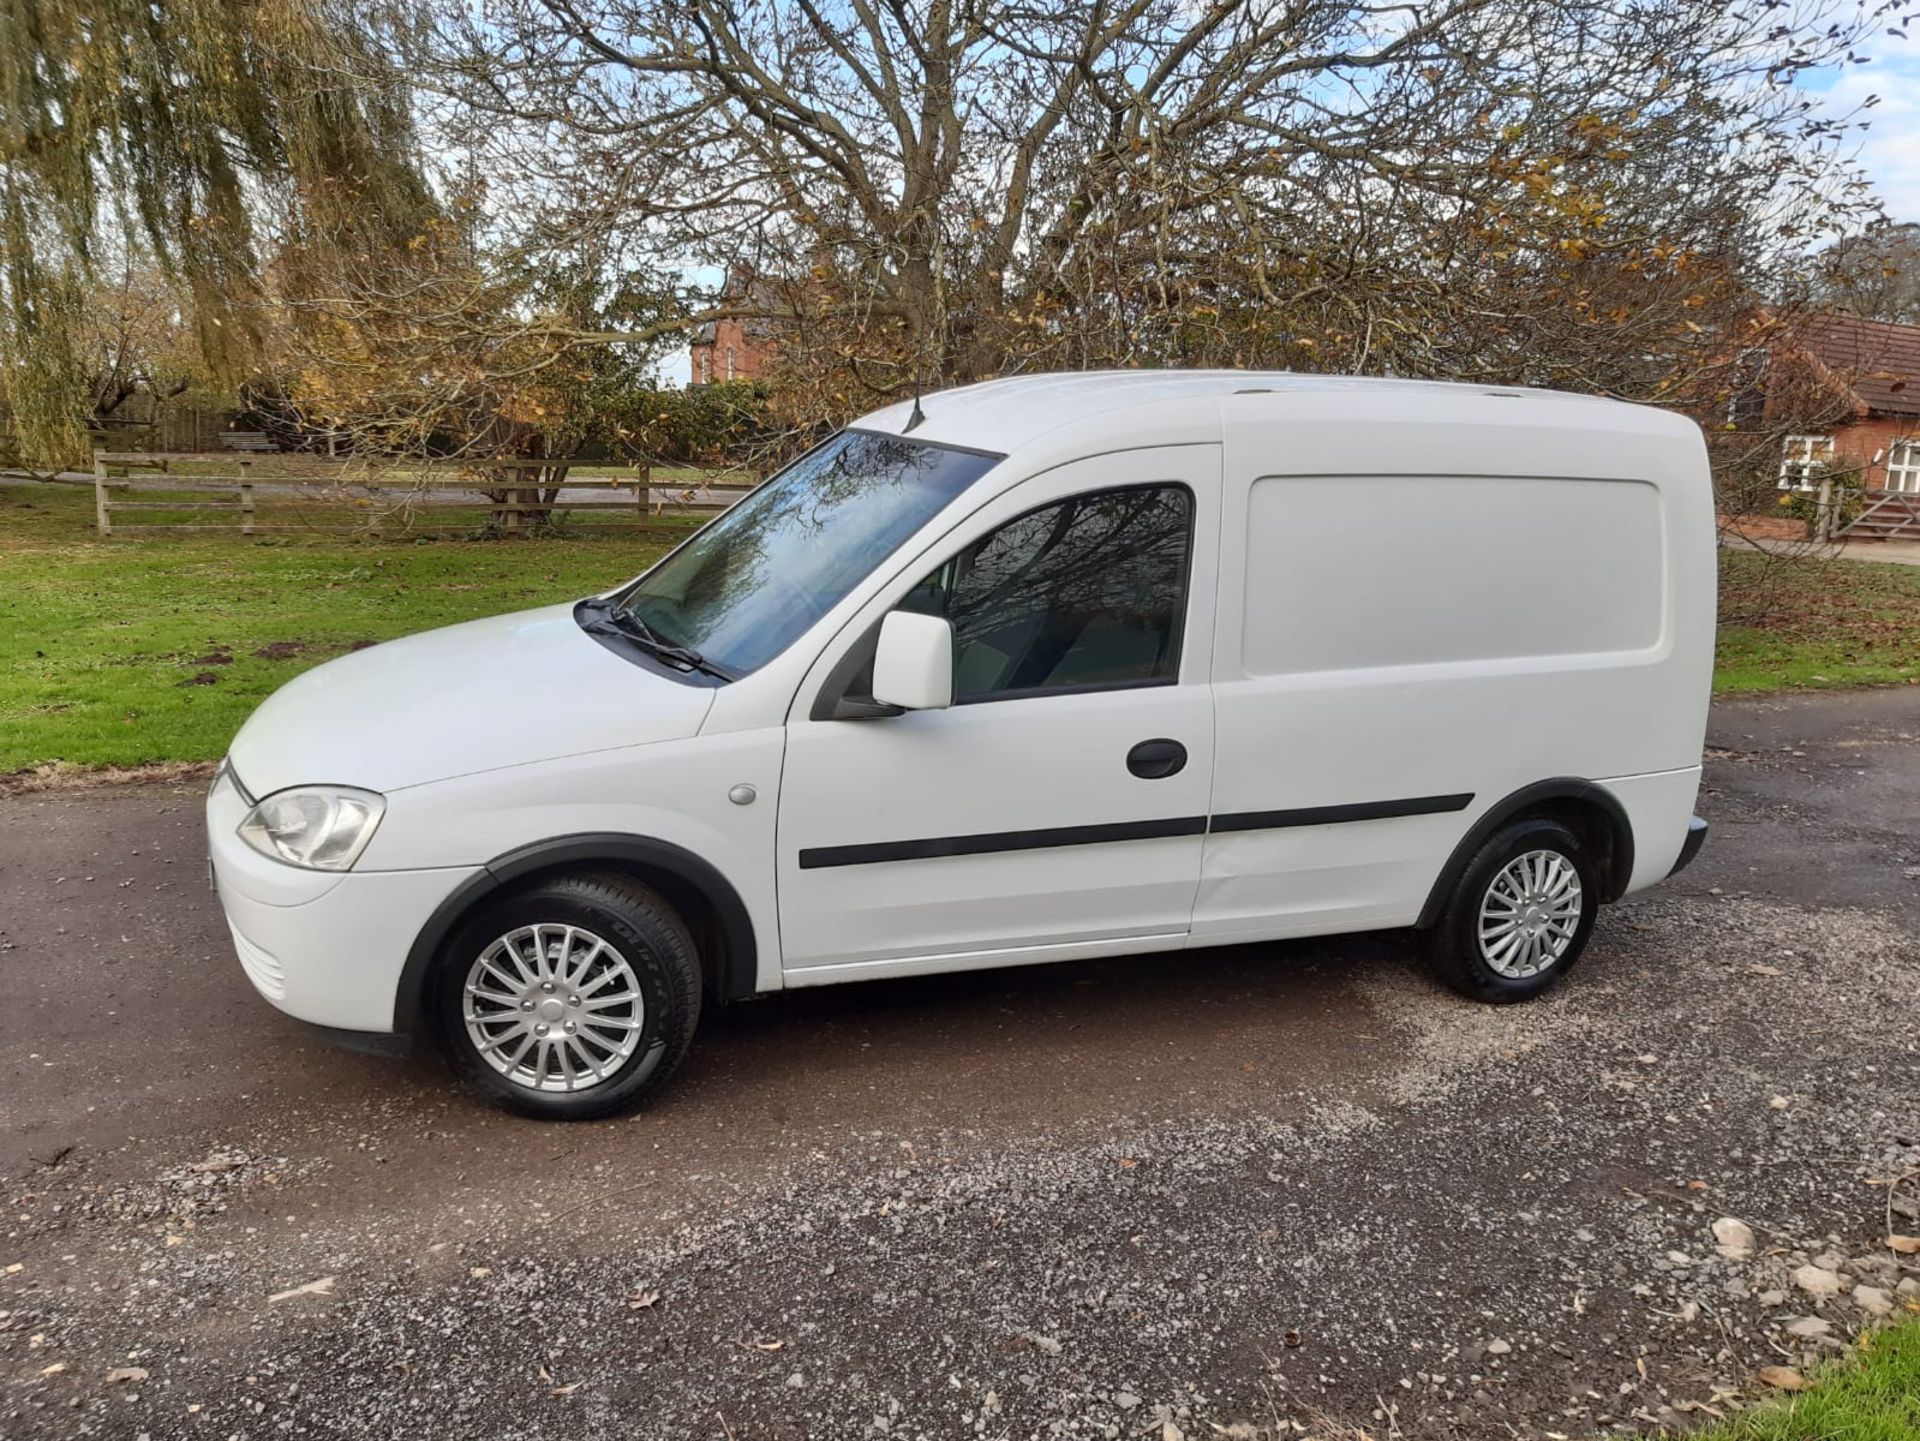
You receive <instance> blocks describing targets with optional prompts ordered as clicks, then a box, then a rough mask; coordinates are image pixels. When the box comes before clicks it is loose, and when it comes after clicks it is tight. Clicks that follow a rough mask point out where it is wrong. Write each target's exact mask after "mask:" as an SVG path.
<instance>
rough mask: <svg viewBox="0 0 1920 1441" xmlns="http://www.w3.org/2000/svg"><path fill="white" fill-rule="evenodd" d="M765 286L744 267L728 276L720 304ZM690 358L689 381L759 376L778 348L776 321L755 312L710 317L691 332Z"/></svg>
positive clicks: (769, 366)
mask: <svg viewBox="0 0 1920 1441" xmlns="http://www.w3.org/2000/svg"><path fill="white" fill-rule="evenodd" d="M765 289H766V287H765V286H763V285H762V284H761V283H760V282H758V281H756V280H755V279H753V277H751V276H750V275H748V274H746V273H745V272H744V271H740V270H735V271H733V272H732V273H730V274H729V275H728V276H727V284H726V288H725V289H724V290H722V291H721V293H720V302H719V304H720V306H721V307H725V306H727V305H728V304H738V303H740V302H741V301H743V300H748V299H751V298H753V297H755V296H757V295H758V296H762V298H765V297H764V295H763V292H764V291H765ZM688 349H689V352H690V357H691V359H692V367H691V370H690V371H689V384H692V385H711V384H713V383H714V382H715V381H722V380H758V379H760V377H762V376H763V375H765V374H766V373H767V372H768V371H769V370H770V369H772V367H773V361H774V357H775V356H776V355H778V354H779V352H780V338H779V335H778V334H777V332H776V329H775V322H774V321H772V320H766V319H762V318H760V317H758V316H747V317H744V318H741V317H730V318H728V319H726V320H709V321H708V322H707V323H706V324H705V325H702V326H701V327H700V328H699V329H698V330H696V331H694V332H693V341H692V343H691V345H690V346H689V347H688Z"/></svg>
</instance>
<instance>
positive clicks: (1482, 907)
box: [1424, 819, 1600, 1004]
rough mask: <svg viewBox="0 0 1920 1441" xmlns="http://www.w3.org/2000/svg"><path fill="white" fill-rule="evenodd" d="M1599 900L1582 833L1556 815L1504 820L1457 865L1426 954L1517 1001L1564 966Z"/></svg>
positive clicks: (1485, 990) (1436, 964)
mask: <svg viewBox="0 0 1920 1441" xmlns="http://www.w3.org/2000/svg"><path fill="white" fill-rule="evenodd" d="M1599 910H1600V884H1599V875H1598V873H1597V871H1596V870H1595V867H1594V864H1593V860H1592V858H1591V857H1590V856H1589V855H1588V854H1587V852H1586V851H1585V849H1583V848H1582V846H1581V844H1580V839H1579V837H1577V836H1576V835H1574V833H1573V832H1572V831H1570V830H1568V829H1567V827H1565V826H1563V825H1561V824H1560V823H1559V822H1558V821H1551V820H1546V819H1534V820H1520V821H1515V822H1513V823H1512V824H1510V825H1506V826H1503V827H1501V828H1500V829H1499V830H1498V831H1496V832H1495V833H1494V834H1493V835H1492V836H1491V837H1489V838H1488V840H1487V843H1486V844H1485V845H1483V846H1481V848H1480V849H1479V851H1477V852H1476V853H1475V855H1474V857H1473V859H1472V860H1471V861H1469V862H1468V863H1467V868H1466V870H1465V871H1463V872H1462V873H1461V876H1460V879H1459V881H1458V883H1457V884H1456V885H1455V886H1454V889H1453V894H1452V895H1451V896H1450V897H1448V899H1447V905H1446V909H1445V910H1443V911H1442V912H1441V913H1440V919H1439V922H1438V923H1437V924H1436V925H1434V927H1433V928H1432V929H1431V930H1429V931H1427V932H1426V934H1425V937H1424V939H1425V944H1426V953H1427V960H1428V962H1429V964H1431V965H1432V967H1433V969H1434V972H1435V973H1436V974H1437V975H1438V976H1439V977H1440V979H1441V980H1443V981H1445V982H1446V983H1447V984H1448V985H1449V986H1451V987H1453V989H1454V990H1456V991H1458V992H1460V993H1461V994H1462V995H1464V996H1471V997H1472V998H1473V999H1475V1000H1477V1001H1488V1002H1492V1003H1494V1004H1502V1003H1505V1002H1511V1001H1524V1000H1526V999H1528V998H1529V997H1531V996H1537V995H1539V994H1540V993H1541V992H1542V991H1544V990H1546V989H1547V988H1548V987H1549V986H1551V985H1553V984H1554V982H1556V981H1558V980H1559V979H1560V977H1561V976H1563V975H1565V974H1566V973H1567V971H1568V970H1570V969H1571V968H1572V966H1573V964H1574V962H1575V961H1577V960H1579V959H1580V953H1581V952H1582V951H1584V950H1585V949H1586V945H1587V937H1588V936H1589V935H1590V934H1591V933H1592V931H1593V923H1594V919H1595V917H1596V916H1597V915H1598V914H1599Z"/></svg>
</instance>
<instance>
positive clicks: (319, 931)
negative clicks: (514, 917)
mask: <svg viewBox="0 0 1920 1441" xmlns="http://www.w3.org/2000/svg"><path fill="white" fill-rule="evenodd" d="M247 809H248V806H247V803H246V801H245V800H244V799H243V798H242V797H241V795H240V793H239V791H238V790H237V789H236V788H235V787H234V785H233V784H232V782H231V781H230V780H227V779H225V778H224V777H223V778H222V779H221V780H220V781H218V782H216V783H215V785H214V788H213V789H212V791H210V792H209V793H208V795H207V841H208V847H209V850H210V851H211V853H212V858H213V878H214V886H215V889H217V890H218V891H219V894H220V905H221V908H222V909H223V910H224V911H225V912H226V918H227V928H228V930H229V931H230V932H231V933H232V937H233V948H234V952H235V954H236V955H238V957H239V959H240V966H241V969H242V970H244V971H245V972H246V975H247V979H248V980H249V981H251V982H252V983H253V988H254V989H255V990H256V991H258V992H259V993H260V994H261V995H262V996H264V997H265V998H266V999H267V1000H268V1001H270V1002H271V1003H272V1004H273V1005H274V1006H276V1007H277V1008H279V1009H280V1010H282V1011H285V1012H286V1013H287V1014H288V1015H290V1016H292V1017H294V1018H295V1019H296V1020H301V1021H306V1022H308V1023H309V1024H311V1025H315V1026H321V1027H325V1028H327V1029H328V1030H333V1031H358V1032H378V1033H391V1032H392V1031H393V1029H394V1001H395V997H396V996H397V994H398V992H399V987H400V974H401V972H402V970H404V969H405V967H406V963H407V952H408V950H409V949H410V948H411V947H412V945H413V941H414V937H416V936H418V935H419V934H420V931H421V929H422V928H423V927H424V926H425V925H426V923H427V920H428V918H429V917H430V916H432V915H433V913H434V911H435V910H436V909H437V908H438V907H439V905H440V903H441V902H442V901H444V900H445V899H446V898H447V897H448V896H449V895H451V894H452V893H453V892H454V891H455V890H456V889H458V888H459V886H460V885H461V884H462V882H464V881H466V880H467V879H469V878H470V877H472V876H473V875H475V874H477V873H478V872H479V870H480V869H481V868H480V867H477V866H475V867H462V868H457V869H439V870H417V871H348V872H346V873H345V874H340V873H336V872H331V871H308V870H302V869H301V868H300V867H298V866H290V865H286V864H284V863H283V862H280V861H275V860H270V859H268V858H267V857H266V856H263V855H261V854H260V853H259V852H258V851H256V850H254V849H253V847H252V846H249V845H248V844H247V843H246V842H245V841H243V840H241V839H240V836H239V834H238V831H239V825H240V822H241V820H242V819H243V818H244V817H245V816H246V813H247Z"/></svg>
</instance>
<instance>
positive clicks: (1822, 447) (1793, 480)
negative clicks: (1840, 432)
mask: <svg viewBox="0 0 1920 1441" xmlns="http://www.w3.org/2000/svg"><path fill="white" fill-rule="evenodd" d="M1832 464H1833V437H1832V436H1830V435H1790V436H1788V437H1787V443H1786V448H1785V449H1784V450H1783V451H1782V452H1781V455H1780V488H1781V489H1782V490H1812V489H1813V487H1814V478H1815V477H1816V476H1817V475H1818V474H1819V473H1820V471H1822V470H1824V469H1826V468H1827V467H1828V466H1830V465H1832Z"/></svg>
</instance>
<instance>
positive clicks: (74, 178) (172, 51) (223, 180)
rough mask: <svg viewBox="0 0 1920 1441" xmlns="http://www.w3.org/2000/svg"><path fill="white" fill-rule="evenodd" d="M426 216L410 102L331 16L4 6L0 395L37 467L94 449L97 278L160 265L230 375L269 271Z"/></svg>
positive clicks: (242, 356)
mask: <svg viewBox="0 0 1920 1441" xmlns="http://www.w3.org/2000/svg"><path fill="white" fill-rule="evenodd" d="M434 208H435V206H434V200H433V196H432V194H431V192H430V190H429V189H428V187H427V185H426V184H425V182H424V180H423V179H422V176H421V170H420V167H419V165H418V163H417V146H416V143H415V137H414V132H413V128H412V124H411V119H410V107H409V104H408V100H407V96H406V93H405V89H404V86H402V85H401V84H400V83H399V82H398V79H397V77H395V76H394V75H393V73H392V72H391V71H390V70H387V69H385V68H383V66H382V64H381V62H380V58H379V57H378V56H377V55H375V54H373V53H372V52H370V51H369V50H368V49H367V47H366V45H365V43H364V33H363V32H362V31H361V30H360V29H358V28H357V27H356V26H354V25H352V24H350V23H348V21H347V19H346V17H345V16H344V15H343V14H341V13H339V12H335V11H333V10H331V9H330V8H329V7H328V6H326V5H325V4H316V3H313V0H166V3H165V4H160V3H156V0H0V386H3V387H4V394H5V396H6V398H7V401H8V403H9V405H10V407H11V409H12V411H13V416H14V426H15V429H16V431H17V433H18V434H17V438H18V441H19V444H20V447H21V450H22V452H23V453H24V454H25V455H26V456H27V457H28V458H29V459H31V460H35V461H38V462H42V463H60V462H69V461H72V460H75V459H77V458H78V457H79V456H81V455H83V454H84V453H85V450H86V440H87V437H86V420H87V415H88V386H87V377H86V375H85V373H84V364H83V360H82V356H81V349H80V346H79V345H78V344H77V341H76V337H77V334H78V331H79V323H80V319H81V307H82V305H83V303H84V297H85V295H86V294H87V292H88V288H89V285H90V283H91V282H92V280H93V278H94V277H95V274H96V272H97V271H98V270H99V269H100V267H101V266H102V265H103V264H106V263H109V262H123V261H125V260H127V259H128V258H129V257H139V258H140V259H141V260H143V261H145V262H148V263H152V264H154V265H157V266H158V267H159V269H160V270H161V271H162V273H164V274H165V275H166V277H167V278H168V279H169V280H170V281H171V282H172V283H173V285H174V286H175V287H176V289H177V291H178V293H179V295H180V297H181V303H182V308H183V310H184V311H185V312H186V313H187V315H188V317H189V319H190V322H191V326H192V329H193V331H194V334H195V336H196V338H197V342H198V346H199V349H200V352H201V360H202V362H203V364H204V365H205V367H206V369H207V370H208V371H210V372H211V373H212V374H214V375H216V376H218V377H221V378H223V379H227V380H238V379H239V378H241V377H242V376H244V375H245V374H246V372H247V371H248V370H249V369H250V368H251V367H252V366H254V365H255V364H256V363H257V361H258V359H259V356H260V352H261V345H262V336H261V331H260V314H261V309H260V303H261V301H262V298H263V291H264V288H265V284H266V281H265V277H264V273H263V272H264V268H265V267H266V265H267V264H268V261H269V257H273V258H275V260H276V262H277V258H278V257H283V256H287V255H308V256H312V255H318V254H321V253H323V252H325V251H333V250H344V251H352V252H358V253H361V254H365V253H368V252H369V251H374V250H378V249H380V248H382V247H385V246H388V245H394V244H398V245H404V244H405V243H406V237H408V236H409V235H412V234H417V233H418V232H419V230H420V228H421V226H422V225H423V224H425V223H426V222H427V221H428V219H429V218H430V217H431V215H432V213H433V211H434ZM277 281H278V283H281V284H288V283H291V284H297V283H298V277H291V276H282V277H277Z"/></svg>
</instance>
